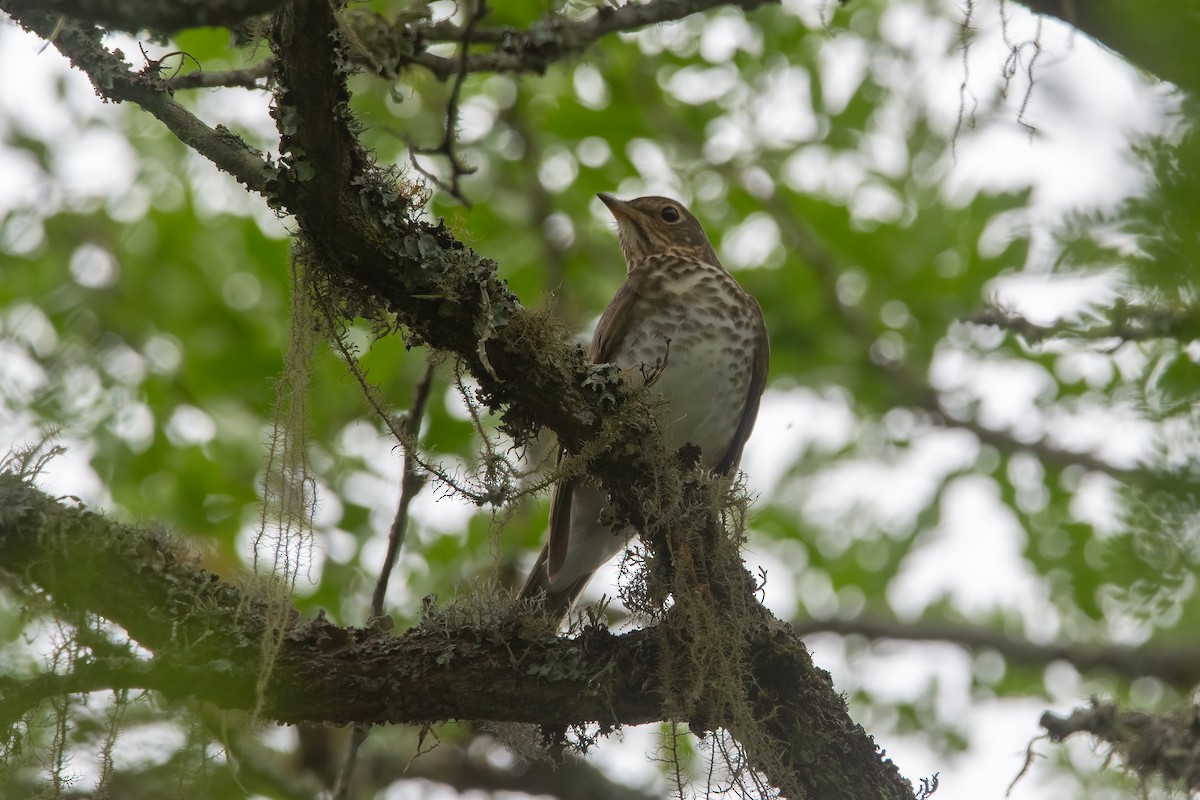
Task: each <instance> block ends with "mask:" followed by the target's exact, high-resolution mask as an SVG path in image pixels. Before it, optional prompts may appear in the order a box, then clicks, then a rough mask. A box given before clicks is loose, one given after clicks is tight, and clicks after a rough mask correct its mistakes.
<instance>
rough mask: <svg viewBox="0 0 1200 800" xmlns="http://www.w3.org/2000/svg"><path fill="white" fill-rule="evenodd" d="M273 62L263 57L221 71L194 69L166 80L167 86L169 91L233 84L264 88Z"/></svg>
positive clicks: (243, 86)
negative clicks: (245, 64)
mask: <svg viewBox="0 0 1200 800" xmlns="http://www.w3.org/2000/svg"><path fill="white" fill-rule="evenodd" d="M273 69H274V64H273V63H272V61H271V59H269V58H267V59H264V60H262V61H260V62H258V63H257V64H255V65H254V66H252V67H246V68H245V69H231V70H226V71H222V72H204V71H203V70H196V71H195V72H189V73H187V74H186V75H178V76H176V77H174V78H170V79H168V80H167V88H168V89H169V90H171V91H177V90H180V89H213V88H218V87H226V86H234V87H241V88H243V89H266V88H267V86H266V84H265V83H264V82H262V81H264V79H265V78H269V77H270V76H271V72H272V70H273Z"/></svg>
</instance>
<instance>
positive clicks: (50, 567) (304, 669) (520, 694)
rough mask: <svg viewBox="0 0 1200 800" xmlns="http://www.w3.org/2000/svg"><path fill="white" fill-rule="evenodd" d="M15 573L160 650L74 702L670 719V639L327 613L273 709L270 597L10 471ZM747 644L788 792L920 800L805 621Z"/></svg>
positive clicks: (337, 719)
mask: <svg viewBox="0 0 1200 800" xmlns="http://www.w3.org/2000/svg"><path fill="white" fill-rule="evenodd" d="M0 564H3V565H4V568H5V570H6V571H7V573H8V574H9V575H10V576H11V580H13V581H16V582H18V583H20V585H21V586H22V587H23V588H24V589H25V590H31V589H33V588H35V587H36V588H38V589H41V590H42V591H44V592H46V593H47V594H48V595H50V597H51V598H52V599H53V601H54V602H55V603H56V604H57V605H59V606H60V607H62V608H63V609H64V610H66V611H70V612H72V613H84V612H86V613H91V614H97V615H99V616H102V617H104V618H105V619H108V620H110V621H112V622H114V623H116V624H118V625H120V626H122V627H123V628H124V629H125V630H126V631H127V632H128V633H129V635H130V636H131V637H132V638H133V639H134V640H135V641H137V642H138V643H139V644H141V645H142V646H143V647H144V648H146V649H147V650H149V651H150V652H152V653H153V654H154V655H153V658H152V659H151V660H149V661H148V662H145V665H144V666H143V665H142V662H122V663H118V662H117V661H115V660H112V659H109V660H105V661H103V662H99V661H98V662H96V663H94V664H89V663H87V662H86V660H81V662H80V671H79V672H77V673H76V674H75V676H74V677H72V676H65V677H64V678H63V679H62V680H63V681H65V683H64V684H63V685H62V686H61V688H63V689H65V690H68V691H69V690H74V689H83V690H88V689H95V688H101V687H104V688H112V687H125V688H136V687H140V686H145V687H147V688H153V689H155V690H157V691H159V692H161V693H163V694H164V695H165V696H166V697H168V698H172V699H182V698H191V697H194V698H198V699H201V700H205V701H207V702H210V703H213V704H215V705H217V706H220V707H223V708H239V709H254V708H256V707H259V708H260V709H261V711H260V713H261V715H262V716H263V717H264V718H267V719H274V720H277V721H280V722H286V723H295V722H306V721H323V722H332V723H335V724H345V723H360V722H369V723H377V724H383V723H402V722H404V723H412V722H422V721H426V720H436V719H490V720H496V721H502V722H529V723H539V724H544V725H566V724H570V723H577V722H580V721H584V720H593V721H596V722H599V723H601V724H606V725H617V724H636V723H643V722H651V721H656V720H659V719H662V718H663V716H664V713H663V708H664V703H665V702H666V698H664V696H663V695H662V686H661V683H660V676H661V674H662V673H661V670H660V663H659V662H660V659H661V658H662V657H663V656H662V642H663V638H662V637H660V636H658V635H656V631H655V630H654V629H647V630H640V631H635V632H633V633H628V634H624V635H622V636H614V635H612V634H611V633H609V632H608V631H607V630H606V629H603V628H598V627H597V628H588V629H586V630H584V631H582V632H581V633H580V634H579V635H578V636H577V637H575V638H573V639H556V638H553V637H551V636H549V635H547V634H546V633H545V632H544V631H543V633H541V634H536V635H528V634H527V633H526V630H527V623H526V622H524V621H523V620H522V619H521V618H520V617H518V616H516V615H514V617H513V618H512V619H511V620H510V621H507V622H502V623H498V624H497V625H496V626H495V627H491V628H481V627H474V628H472V627H449V626H448V624H447V623H445V622H440V621H439V618H436V617H435V618H434V619H433V620H431V621H428V622H426V623H425V624H423V625H422V626H421V627H418V628H413V629H411V630H409V631H407V632H406V633H405V634H404V635H402V636H400V637H391V636H388V635H386V634H382V633H380V632H378V631H376V630H370V629H360V628H340V627H337V626H334V625H332V624H330V623H329V622H327V621H325V620H324V619H323V618H318V619H315V620H310V621H305V622H300V623H297V624H295V625H293V626H292V627H291V628H290V629H289V630H288V631H287V632H286V635H285V637H284V641H283V643H282V646H281V647H280V649H279V652H278V655H277V657H276V659H275V661H274V667H273V671H272V678H271V681H270V684H269V685H268V687H267V689H266V692H265V695H264V696H263V697H262V698H261V699H260V698H259V697H258V695H257V691H256V687H257V685H258V682H259V676H260V673H261V670H262V666H263V664H262V659H263V643H262V639H263V636H264V635H265V633H266V632H267V630H268V627H269V625H270V621H271V619H272V616H270V615H268V613H267V602H266V600H265V599H264V598H263V597H261V596H256V595H255V594H253V593H248V592H244V591H242V590H239V589H237V588H235V587H233V586H232V585H230V584H227V583H224V582H222V581H220V580H219V579H218V578H217V577H216V576H215V575H213V574H212V573H209V572H207V571H206V570H204V569H203V568H202V567H200V566H199V565H198V564H197V563H196V560H195V558H194V556H191V555H189V554H188V553H187V552H186V551H185V549H184V548H183V547H182V545H180V544H179V543H178V542H176V541H175V540H173V539H172V538H171V537H170V536H168V535H166V534H164V533H162V532H159V531H152V530H139V529H136V528H132V527H129V526H124V525H120V524H117V523H115V522H112V521H110V520H107V519H104V518H103V517H100V516H98V515H95V514H92V513H90V512H88V511H85V510H82V509H79V508H68V507H65V506H63V505H60V504H59V503H57V502H56V501H54V500H53V499H52V498H50V497H47V496H46V495H44V494H42V493H41V492H40V491H38V490H36V489H34V488H33V487H32V486H30V485H29V484H28V483H26V482H25V481H23V480H22V479H20V478H18V477H15V476H12V475H0ZM746 635H747V637H748V639H749V650H750V653H751V658H750V666H751V668H750V671H749V674H747V675H746V676H745V678H744V680H745V681H746V689H747V693H748V696H749V697H750V699H751V701H752V702H753V703H754V707H755V709H756V712H755V713H756V714H760V715H762V723H763V724H764V726H765V727H766V728H767V729H768V730H769V731H770V733H771V735H772V737H773V741H774V743H775V745H776V746H777V747H779V748H781V753H780V758H781V759H782V761H781V762H780V763H783V764H786V765H787V766H788V768H789V769H790V770H791V771H792V773H793V774H792V775H791V776H790V779H788V776H781V775H778V774H776V775H772V776H769V777H771V778H772V780H775V781H780V778H785V780H782V781H780V782H782V783H786V784H792V785H795V786H796V787H797V788H798V790H801V791H804V792H807V793H808V794H809V796H812V797H821V798H831V799H832V798H847V799H849V798H853V799H854V800H859V798H876V797H878V798H900V797H911V796H912V792H911V789H910V788H909V786H908V783H907V781H904V780H903V779H902V778H901V777H900V776H899V774H898V773H897V772H896V768H895V766H894V765H892V764H891V763H890V762H889V761H886V760H883V759H881V758H880V757H879V755H878V753H877V750H876V748H875V745H874V743H873V742H872V741H871V739H870V737H869V736H867V735H866V733H865V732H864V731H863V730H862V729H861V728H859V727H858V726H857V725H855V724H854V723H853V722H852V721H851V720H850V719H849V717H848V716H847V714H846V707H845V703H844V701H843V700H842V698H841V697H840V695H838V693H837V692H836V691H835V690H834V688H833V686H832V684H831V682H830V679H829V675H828V674H827V673H825V672H823V671H822V670H819V669H816V668H815V667H814V666H813V664H812V661H811V659H810V658H809V656H808V652H807V651H806V650H805V648H804V646H803V644H802V643H801V642H800V640H799V639H797V638H796V637H795V634H794V633H792V631H791V630H790V629H789V628H788V627H787V626H785V625H783V624H781V623H778V622H777V621H770V620H768V619H767V618H766V617H765V612H764V618H763V622H762V624H756V625H755V626H754V629H753V630H751V631H747V632H746ZM122 665H123V666H124V667H127V669H119V670H118V669H117V667H121V666H122ZM17 687H18V684H9V685H6V686H3V687H0V688H3V689H6V690H11V689H13V688H17ZM7 702H10V699H9V698H8V697H7V696H5V697H4V698H0V703H7ZM0 707H4V706H3V705H0ZM728 714H729V709H726V708H722V707H713V708H702V709H700V716H699V717H696V718H693V719H692V720H691V723H692V724H693V725H694V726H696V728H695V729H696V730H703V729H704V728H705V727H709V726H711V728H710V729H715V728H717V727H724V726H725V724H726V716H727V715H728ZM701 718H703V720H704V725H698V724H697V722H698V720H699V719H701ZM733 733H734V734H735V735H737V733H738V731H736V730H734V731H733Z"/></svg>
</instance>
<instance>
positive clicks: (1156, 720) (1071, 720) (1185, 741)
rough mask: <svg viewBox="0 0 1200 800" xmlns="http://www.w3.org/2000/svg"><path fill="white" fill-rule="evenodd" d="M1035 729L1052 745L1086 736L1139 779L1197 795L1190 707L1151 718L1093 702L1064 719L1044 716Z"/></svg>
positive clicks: (1195, 712) (1198, 719) (1197, 741)
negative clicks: (1106, 749)
mask: <svg viewBox="0 0 1200 800" xmlns="http://www.w3.org/2000/svg"><path fill="white" fill-rule="evenodd" d="M1039 724H1040V725H1041V726H1042V728H1043V729H1045V731H1046V735H1047V736H1049V738H1050V739H1051V740H1053V741H1055V742H1061V741H1063V740H1064V739H1066V738H1067V737H1069V736H1074V735H1075V734H1079V733H1087V734H1089V735H1091V736H1092V737H1093V738H1095V739H1096V740H1097V741H1099V742H1101V743H1103V745H1104V746H1106V747H1107V748H1108V749H1110V750H1111V752H1112V753H1113V754H1114V755H1116V756H1117V757H1118V758H1119V759H1120V760H1121V761H1122V762H1123V763H1124V764H1125V766H1126V767H1127V768H1128V769H1129V770H1131V771H1132V772H1133V773H1134V774H1136V775H1138V776H1140V777H1141V778H1142V779H1143V780H1147V779H1149V778H1152V777H1155V776H1157V777H1159V778H1161V779H1162V781H1163V782H1164V784H1166V786H1168V787H1170V788H1182V789H1183V790H1184V791H1185V793H1186V794H1187V795H1188V796H1191V795H1192V794H1193V793H1194V792H1196V791H1197V790H1200V708H1198V707H1196V706H1194V705H1193V706H1185V707H1184V708H1181V709H1180V710H1178V711H1175V712H1172V713H1167V714H1162V715H1155V714H1147V713H1145V712H1142V711H1125V710H1122V709H1121V708H1119V707H1118V706H1117V704H1116V703H1109V702H1100V701H1098V700H1093V701H1092V704H1091V705H1090V706H1088V707H1086V708H1077V709H1075V710H1074V711H1072V712H1071V713H1070V714H1069V715H1067V716H1065V717H1060V716H1057V715H1055V714H1051V713H1050V712H1046V713H1045V714H1043V715H1042V719H1041V721H1040V723H1039Z"/></svg>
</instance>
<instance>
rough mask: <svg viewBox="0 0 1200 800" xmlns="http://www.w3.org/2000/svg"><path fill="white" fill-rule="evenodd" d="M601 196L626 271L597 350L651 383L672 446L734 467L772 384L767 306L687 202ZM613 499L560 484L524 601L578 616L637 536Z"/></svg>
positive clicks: (578, 480) (708, 462)
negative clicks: (619, 520) (600, 575)
mask: <svg viewBox="0 0 1200 800" xmlns="http://www.w3.org/2000/svg"><path fill="white" fill-rule="evenodd" d="M597 197H599V198H600V201H601V202H602V203H604V205H605V206H607V207H608V210H609V212H610V213H611V214H612V216H613V217H614V218H615V219H616V222H617V235H618V239H619V240H620V245H621V252H622V254H623V255H624V257H625V265H626V277H625V282H624V283H623V284H622V285H621V287H620V289H618V291H617V293H616V294H615V295H614V296H613V299H612V301H611V302H610V303H609V304H608V307H607V308H606V309H605V310H604V313H603V314H602V315H601V316H600V321H599V323H598V324H597V326H596V331H595V334H594V335H593V337H592V342H591V346H590V347H589V349H588V359H589V360H590V361H591V362H593V363H596V364H615V365H616V366H617V367H619V368H620V369H621V375H622V376H623V377H624V378H625V379H626V380H628V381H632V382H635V383H637V382H641V385H643V386H645V388H646V391H647V392H648V394H649V397H648V399H649V400H650V402H651V403H652V404H653V405H654V406H655V407H656V408H657V409H658V413H659V414H660V415H661V416H660V421H661V427H662V433H663V438H664V439H665V442H666V445H667V447H668V448H669V449H670V450H671V451H677V450H679V449H680V448H683V447H684V446H686V445H691V446H693V447H698V448H699V453H700V454H699V463H700V464H701V465H703V466H704V467H705V468H707V469H708V470H711V471H712V472H713V473H715V474H718V475H724V476H729V475H732V474H733V473H734V472H735V471H736V470H737V467H738V463H739V462H740V460H741V457H742V449H743V448H744V447H745V445H746V440H747V439H748V438H749V436H750V431H751V430H752V429H753V427H754V421H755V418H756V417H757V416H758V407H759V401H760V399H761V397H762V393H763V390H764V388H765V387H766V381H767V368H768V365H769V362H770V343H769V339H768V336H767V328H766V324H765V322H764V321H763V315H762V309H761V308H760V307H759V304H758V301H757V300H755V299H754V297H753V296H751V295H750V294H748V293H746V292H745V291H744V290H743V289H742V287H741V286H740V285H739V284H738V282H737V281H736V280H735V279H734V277H733V276H732V275H730V274H729V271H728V270H726V269H725V267H724V265H722V264H721V260H720V259H719V258H718V257H717V253H716V251H715V250H714V249H713V246H712V244H711V243H710V242H709V239H708V236H707V235H706V234H705V232H704V228H703V227H702V226H701V225H700V222H699V221H698V220H697V219H696V218H695V217H694V216H693V215H692V213H691V212H690V211H688V210H687V209H686V208H685V207H684V206H683V205H682V204H681V203H679V202H677V201H675V200H672V199H670V198H667V197H657V196H652V197H639V198H637V199H635V200H628V201H624V200H618V199H617V198H616V197H613V196H612V195H609V194H605V193H603V192H602V193H600V194H598V195H597ZM563 457H565V453H563V452H561V451H560V454H559V458H560V461H561V459H562V458H563ZM607 506H608V499H607V495H606V493H605V491H604V489H603V488H602V487H601V486H600V485H599V483H598V482H596V481H595V480H594V479H589V478H588V477H586V476H583V477H570V478H564V479H563V480H561V481H560V482H559V483H558V484H557V485H556V486H555V488H554V490H553V493H552V495H551V500H550V520H549V534H548V536H547V540H546V543H545V545H544V546H543V547H542V550H541V553H540V554H539V555H538V558H537V561H536V562H535V563H534V565H533V568H532V569H531V570H530V573H529V576H528V578H527V579H526V581H525V584H524V586H523V587H522V589H521V592H520V595H519V598H521V599H524V600H528V601H532V602H540V603H542V604H543V607H544V608H545V610H546V612H547V614H549V615H551V616H552V617H553V618H554V619H556V620H559V621H561V620H562V619H563V618H565V617H566V616H567V615H568V614H569V612H570V610H571V607H572V606H573V605H574V603H575V601H576V599H577V598H578V597H579V594H580V592H581V591H583V588H584V586H585V585H586V584H587V582H588V580H589V579H590V578H591V576H592V574H593V573H594V572H595V571H596V570H597V569H598V568H600V567H601V566H603V565H604V564H605V563H606V562H607V561H609V560H610V559H611V558H612V557H613V556H615V555H616V554H617V553H619V552H621V551H622V550H623V549H624V548H625V546H626V544H627V543H628V541H629V539H630V538H632V536H633V535H635V534H636V531H635V530H633V529H632V528H630V527H625V528H620V527H616V528H614V525H613V523H612V521H611V520H612V514H611V512H607V511H606V508H607Z"/></svg>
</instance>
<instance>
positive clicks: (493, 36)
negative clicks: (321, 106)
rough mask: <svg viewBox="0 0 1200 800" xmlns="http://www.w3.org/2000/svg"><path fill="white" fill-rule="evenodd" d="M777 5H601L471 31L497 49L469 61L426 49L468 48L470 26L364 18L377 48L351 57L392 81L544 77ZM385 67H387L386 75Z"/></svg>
mask: <svg viewBox="0 0 1200 800" xmlns="http://www.w3.org/2000/svg"><path fill="white" fill-rule="evenodd" d="M776 2H778V0H649V2H644V3H625V4H624V5H620V6H613V5H599V6H596V7H594V8H593V9H589V10H588V12H586V13H585V14H584V15H582V16H581V17H579V18H576V19H571V18H569V17H567V16H566V15H565V14H563V13H552V14H549V15H547V16H545V17H544V18H542V19H541V20H539V21H538V22H535V23H534V24H532V25H530V26H529V27H528V28H525V29H521V28H513V27H511V26H501V27H487V26H483V27H480V28H479V29H478V30H477V31H472V32H471V35H470V37H469V40H470V41H471V42H475V43H479V44H488V45H491V46H492V48H491V49H490V50H487V51H485V52H482V53H476V54H474V55H471V56H470V57H468V58H466V59H465V61H464V60H461V59H459V58H448V57H445V56H440V55H436V54H434V53H430V52H429V51H428V49H426V46H427V44H429V43H437V42H464V41H466V40H467V30H468V28H469V26H468V25H456V24H454V23H451V22H438V23H433V24H412V21H411V20H408V19H405V20H401V21H399V22H397V23H395V24H392V23H390V22H388V21H387V20H384V19H383V18H381V17H378V16H370V15H360V16H358V17H356V18H354V19H352V20H350V23H351V24H352V25H355V26H356V30H357V32H358V34H359V38H360V40H361V41H370V42H372V43H373V47H372V50H371V51H370V52H366V51H363V50H358V51H352V52H354V54H355V57H356V59H357V58H361V59H362V61H361V63H362V64H363V65H364V66H367V67H368V68H370V69H372V70H375V71H381V72H382V73H383V74H387V75H389V77H392V76H394V72H395V69H396V68H397V67H398V66H399V65H401V64H406V63H411V64H417V65H419V66H422V67H425V68H426V69H428V70H429V71H430V72H432V73H433V74H434V75H436V76H437V77H438V78H440V79H441V80H446V79H449V78H451V77H453V76H455V75H457V74H459V73H460V72H463V71H465V72H511V73H523V72H532V73H534V74H537V75H541V74H543V73H545V71H546V70H547V69H548V68H549V67H550V65H551V64H553V63H554V62H556V61H561V60H564V59H568V58H571V57H573V56H577V55H579V54H581V53H583V52H584V51H586V50H587V49H588V48H589V47H591V46H592V45H593V44H595V43H596V41H598V40H599V39H602V38H603V37H605V36H608V35H611V34H614V33H623V32H629V31H635V30H638V29H641V28H646V27H649V26H651V25H658V24H661V23H664V22H675V21H677V20H681V19H683V18H684V17H688V16H691V15H692V14H698V13H701V12H704V11H709V10H711V9H713V8H717V7H718V6H730V7H733V8H741V9H742V10H744V11H753V10H754V9H756V8H758V7H759V6H761V5H765V4H767V3H772V4H773V3H776ZM385 48H386V50H387V51H388V52H386V53H385V52H384V49H385ZM381 65H388V67H387V68H384V69H381Z"/></svg>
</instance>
